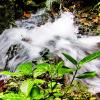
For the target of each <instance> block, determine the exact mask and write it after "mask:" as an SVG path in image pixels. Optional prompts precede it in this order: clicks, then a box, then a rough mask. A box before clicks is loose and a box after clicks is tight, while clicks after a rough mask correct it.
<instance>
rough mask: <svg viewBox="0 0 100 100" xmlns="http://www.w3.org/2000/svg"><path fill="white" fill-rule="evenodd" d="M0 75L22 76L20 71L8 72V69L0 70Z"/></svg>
mask: <svg viewBox="0 0 100 100" xmlns="http://www.w3.org/2000/svg"><path fill="white" fill-rule="evenodd" d="M0 75H6V76H17V77H19V76H22V74H21V73H18V72H10V71H2V72H0Z"/></svg>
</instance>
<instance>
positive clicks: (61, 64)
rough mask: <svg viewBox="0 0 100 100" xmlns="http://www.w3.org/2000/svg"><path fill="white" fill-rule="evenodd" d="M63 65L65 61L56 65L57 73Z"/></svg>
mask: <svg viewBox="0 0 100 100" xmlns="http://www.w3.org/2000/svg"><path fill="white" fill-rule="evenodd" d="M63 65H64V62H63V61H61V62H59V63H58V64H57V65H56V72H57V73H58V70H59V69H60V68H62V66H63Z"/></svg>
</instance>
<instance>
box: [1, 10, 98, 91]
mask: <svg viewBox="0 0 100 100" xmlns="http://www.w3.org/2000/svg"><path fill="white" fill-rule="evenodd" d="M43 13H44V11H43V12H41V11H39V12H38V13H36V14H33V15H32V16H31V18H29V19H26V20H18V21H16V24H17V28H11V29H6V30H5V31H4V32H3V33H2V35H0V70H3V69H4V66H5V65H6V61H7V58H8V56H9V57H10V56H11V54H12V52H10V50H12V51H13V48H15V51H14V52H15V53H14V55H13V57H11V58H10V61H9V62H8V63H7V67H8V68H9V69H10V70H11V71H13V70H15V68H16V66H17V65H18V64H20V63H22V62H24V61H28V60H33V59H37V58H39V57H40V52H41V51H42V50H43V49H44V48H48V49H49V50H50V52H51V53H56V54H57V55H58V56H60V57H62V59H64V57H63V56H62V52H63V51H66V52H67V53H68V54H70V55H71V56H73V57H74V58H76V59H77V60H80V59H82V58H83V57H85V56H86V55H88V54H90V53H92V52H94V51H100V46H99V43H100V36H88V37H82V38H77V33H78V26H76V25H75V24H74V15H73V14H72V13H70V12H63V13H61V15H60V17H59V18H56V19H55V21H54V22H51V19H50V18H48V20H46V22H45V23H42V24H41V25H40V26H38V24H39V23H41V22H42V21H45V18H44V19H42V17H41V16H40V15H41V14H43ZM41 20H42V21H41ZM17 47H18V48H17ZM9 49H10V50H9ZM8 54H9V55H8ZM66 65H67V66H71V64H70V63H69V62H68V61H67V62H66ZM99 67H100V59H96V60H94V61H92V62H90V63H88V64H86V65H85V66H84V67H83V68H82V69H81V70H80V72H79V73H83V72H86V71H96V72H97V74H98V77H96V78H93V79H85V80H84V82H86V83H87V84H88V86H89V90H90V91H91V92H93V93H97V92H100V78H99V76H100V70H99Z"/></svg>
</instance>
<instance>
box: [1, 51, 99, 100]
mask: <svg viewBox="0 0 100 100" xmlns="http://www.w3.org/2000/svg"><path fill="white" fill-rule="evenodd" d="M63 55H64V56H65V57H66V60H69V61H70V62H71V63H73V64H74V65H75V66H76V67H75V68H70V67H67V66H65V65H64V61H60V62H59V63H57V64H54V63H47V62H44V63H40V64H37V65H35V66H34V68H33V66H32V62H25V63H22V64H21V65H19V66H18V67H17V68H16V71H15V72H9V71H3V72H0V74H1V75H7V76H10V78H9V79H8V80H7V82H6V83H5V87H6V90H5V91H3V92H1V93H0V98H1V99H2V100H94V99H93V98H95V97H93V96H92V95H91V93H89V92H88V87H87V85H86V84H85V83H83V82H82V81H81V80H80V79H85V78H93V77H95V76H96V73H95V72H94V71H92V72H85V73H82V74H79V75H77V72H78V71H79V70H80V69H81V67H83V65H84V64H85V63H88V62H90V61H92V60H94V59H96V58H100V52H99V51H98V52H95V53H93V54H90V55H88V56H87V57H85V58H83V59H82V60H80V61H77V60H75V59H74V58H72V57H71V56H70V55H68V54H66V53H63ZM70 76H73V77H72V79H71V78H70ZM76 79H77V80H76Z"/></svg>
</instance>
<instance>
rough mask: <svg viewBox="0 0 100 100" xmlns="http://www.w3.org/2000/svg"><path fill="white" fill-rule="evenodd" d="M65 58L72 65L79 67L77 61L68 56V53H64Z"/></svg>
mask: <svg viewBox="0 0 100 100" xmlns="http://www.w3.org/2000/svg"><path fill="white" fill-rule="evenodd" d="M62 54H63V55H64V56H65V57H66V59H68V60H69V61H70V62H71V63H73V64H74V65H77V61H76V60H75V59H74V58H73V57H71V56H70V55H68V54H66V53H62Z"/></svg>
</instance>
